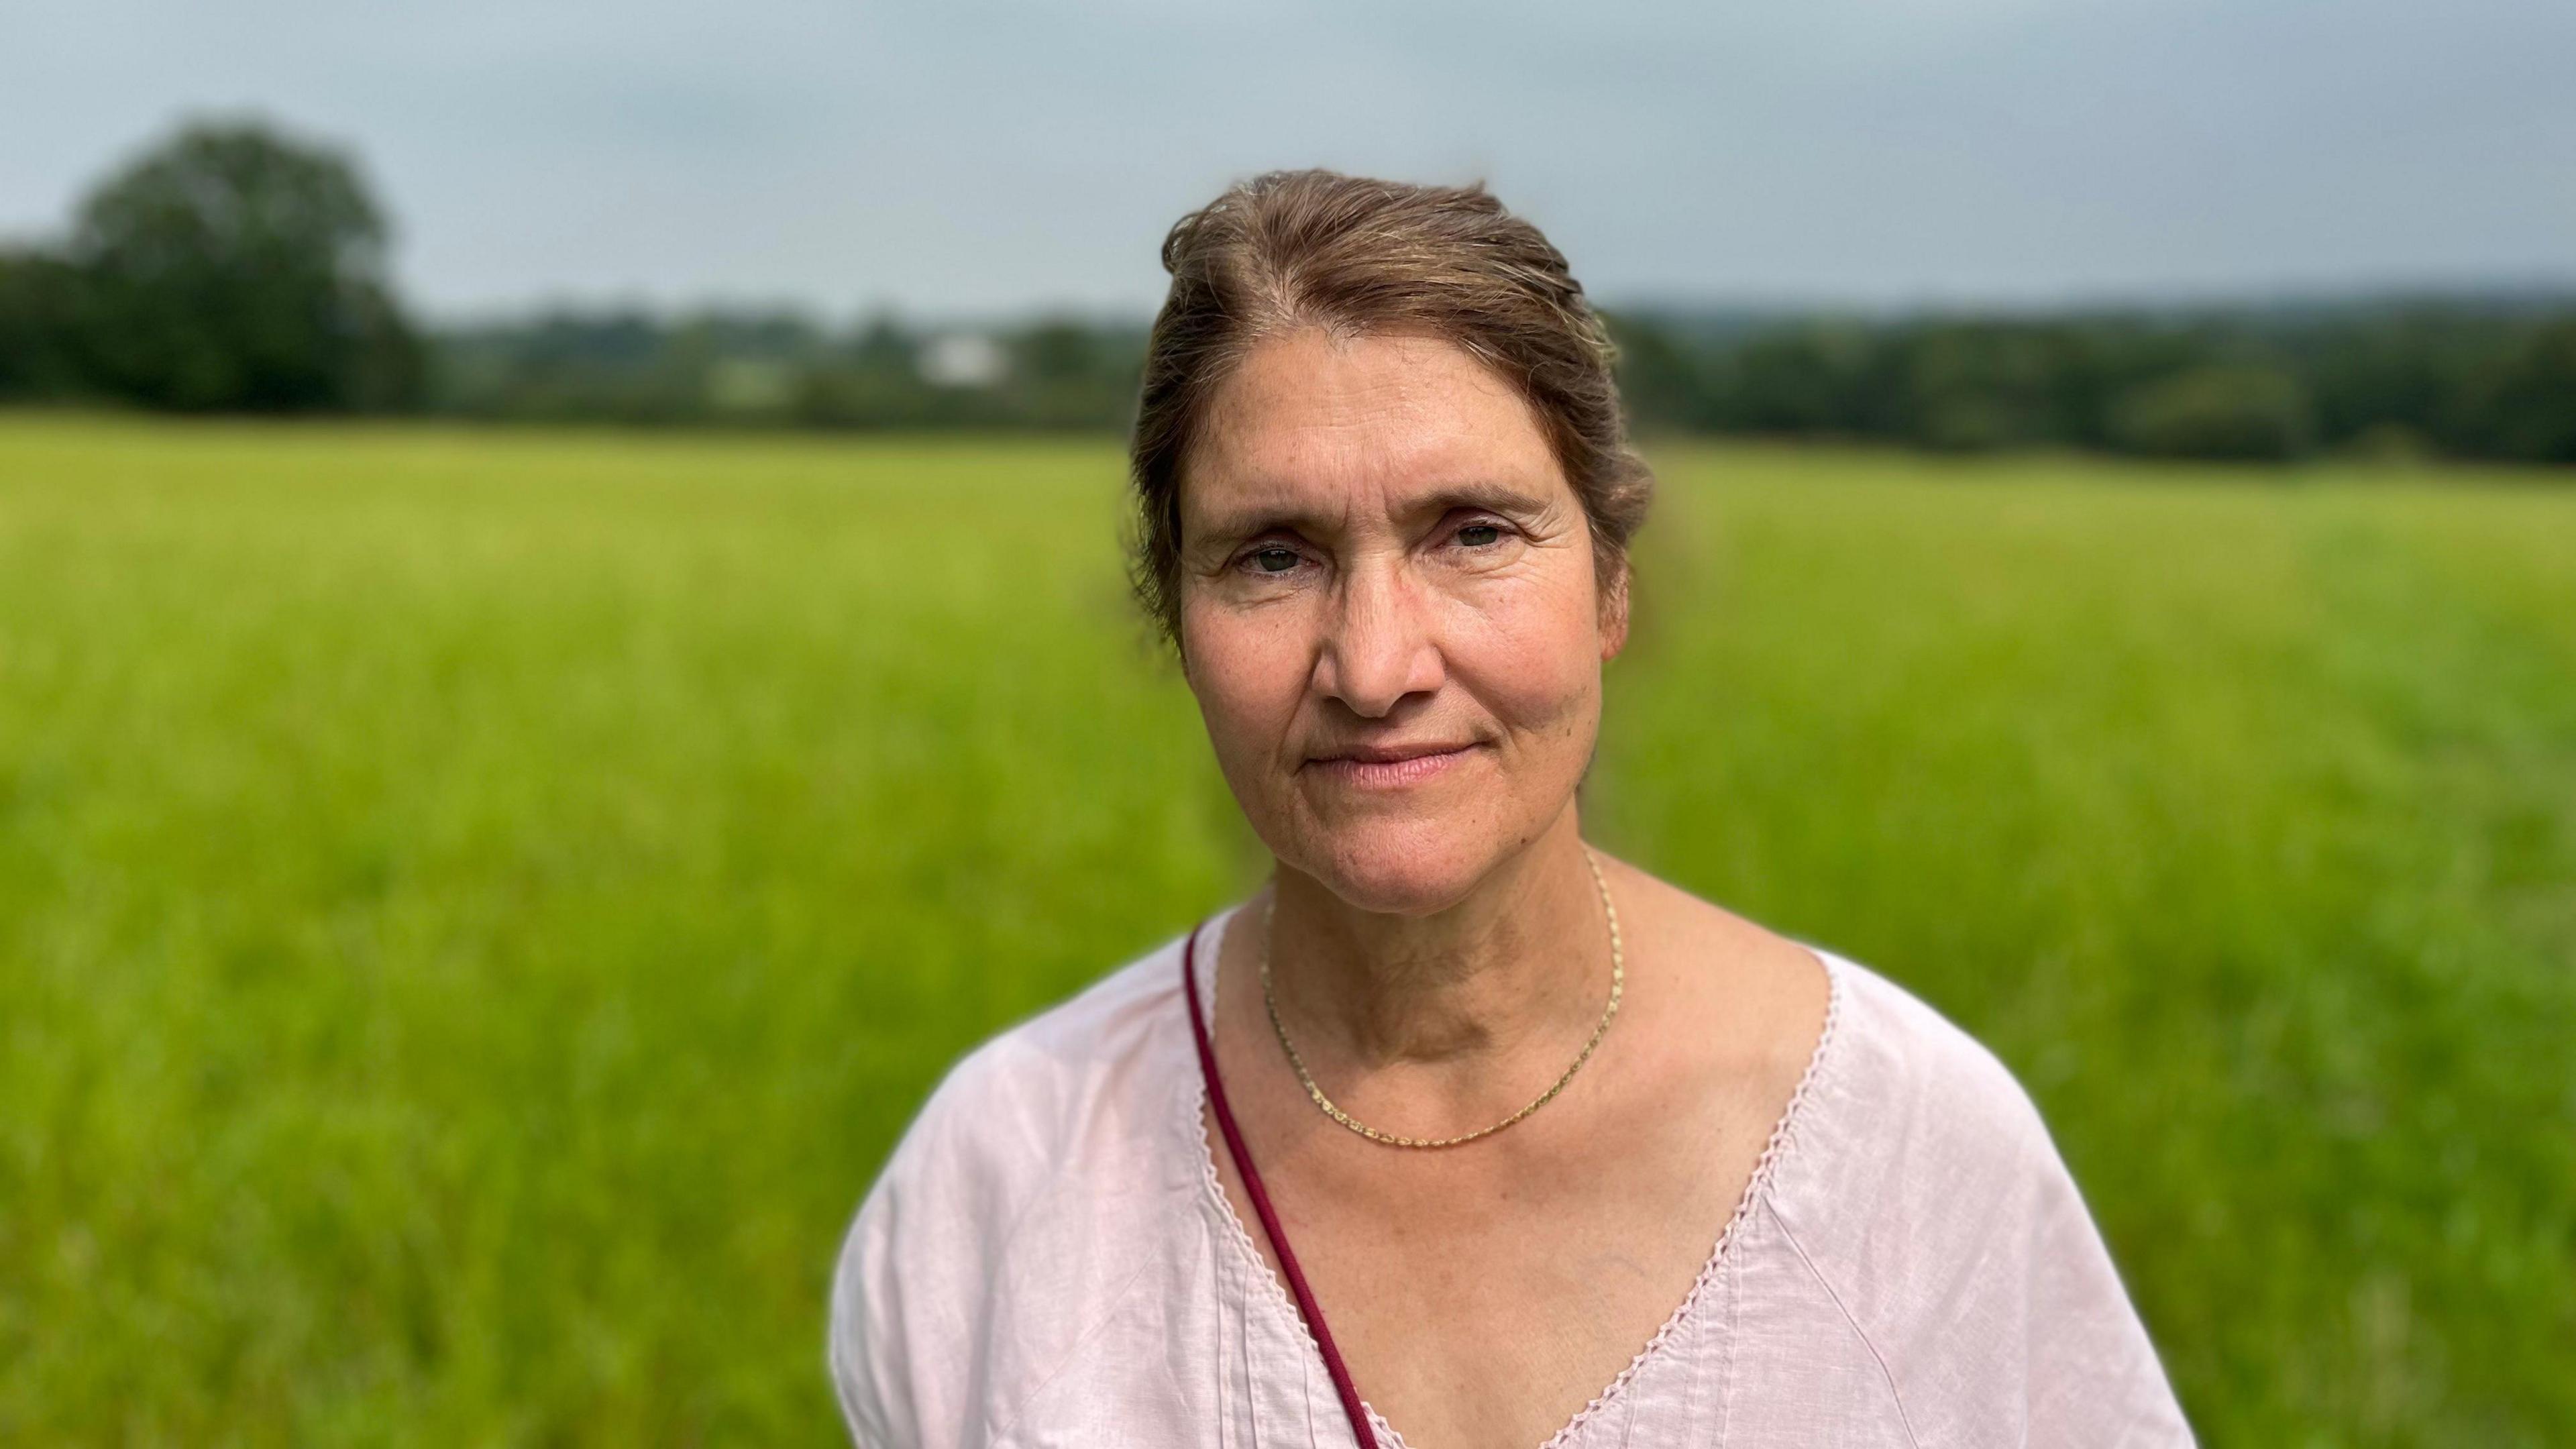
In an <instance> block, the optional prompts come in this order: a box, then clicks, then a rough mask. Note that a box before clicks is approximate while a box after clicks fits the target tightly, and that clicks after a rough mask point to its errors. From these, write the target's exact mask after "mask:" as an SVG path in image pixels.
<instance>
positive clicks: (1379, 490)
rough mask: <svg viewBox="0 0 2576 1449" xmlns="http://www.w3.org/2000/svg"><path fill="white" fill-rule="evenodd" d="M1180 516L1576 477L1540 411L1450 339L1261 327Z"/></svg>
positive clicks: (1214, 421) (1203, 450) (1225, 395)
mask: <svg viewBox="0 0 2576 1449" xmlns="http://www.w3.org/2000/svg"><path fill="white" fill-rule="evenodd" d="M1185 472H1186V474H1187V476H1188V479H1189V483H1188V486H1187V487H1185V488H1184V489H1183V490H1182V495H1183V496H1182V500H1181V503H1182V512H1183V513H1184V515H1185V516H1186V515H1191V514H1198V513H1203V512H1204V511H1205V510H1206V509H1208V508H1212V507H1213V508H1222V507H1224V505H1226V504H1228V503H1248V502H1253V501H1257V500H1261V499H1271V498H1277V499H1286V498H1296V499H1302V500H1307V501H1316V500H1317V498H1318V495H1319V494H1343V495H1348V494H1350V493H1352V492H1354V491H1365V492H1367V493H1370V494H1374V495H1384V496H1386V497H1388V498H1389V499H1390V500H1394V499H1400V498H1401V497H1402V496H1404V495H1406V494H1410V493H1416V492H1421V491H1427V490H1431V489H1435V488H1439V487H1441V486H1443V485H1450V484H1457V483H1466V482H1482V483H1508V484H1514V485H1518V486H1519V487H1521V488H1524V489H1528V490H1531V491H1533V492H1535V493H1538V494H1539V495H1540V496H1542V497H1544V496H1550V495H1552V494H1553V493H1554V492H1555V491H1558V490H1564V489H1566V484H1565V482H1564V476H1563V473H1562V472H1561V470H1560V469H1559V468H1558V467H1557V462H1556V456H1555V453H1554V450H1552V449H1551V448H1550V447H1549V446H1548V441H1547V435H1546V433H1545V432H1544V431H1542V429H1541V427H1540V424H1539V419H1538V415H1537V413H1536V411H1535V410H1534V409H1533V408H1532V407H1531V406H1530V404H1529V402H1528V400H1527V399H1526V398H1524V397H1522V396H1521V394H1520V392H1519V390H1518V389H1516V388H1514V387H1513V386H1512V385H1511V384H1510V383H1509V382H1508V381H1506V380H1505V379H1503V378H1502V377H1501V376H1499V375H1497V374H1496V373H1495V372H1494V371H1493V370H1492V369H1490V368H1488V367H1486V366H1485V365H1484V364H1483V363H1481V362H1479V361H1477V360H1476V358H1475V357H1474V356H1473V355H1472V354H1470V353H1468V352H1467V351H1466V350H1465V349H1464V348H1461V347H1459V346H1458V345H1457V344H1455V343H1453V342H1449V341H1446V340H1443V339H1439V338H1433V337H1424V336H1415V335H1406V334H1396V335H1389V334H1367V335H1362V336H1358V337H1344V338H1335V337H1332V336H1330V335H1328V334H1326V333H1325V332H1323V331H1322V330H1320V329H1313V328H1307V329H1300V330H1297V331H1294V332H1288V333H1284V334H1280V335H1278V336H1274V337H1269V338H1265V339H1263V340H1262V341H1261V342H1259V343H1256V344H1255V345H1254V346H1253V348H1252V350H1251V351H1250V352H1248V353H1247V354H1246V355H1245V356H1244V357H1243V359H1242V360H1241V361H1240V362H1239V363H1238V364H1237V365H1236V367H1235V369H1234V372H1233V373H1232V375H1231V376H1229V377H1228V378H1227V379H1226V381H1225V383H1224V384H1223V385H1222V386H1221V387H1220V388H1219V389H1218V390H1217V393H1216V396H1215V397H1214V398H1213V399H1211V401H1210V406H1209V409H1208V415H1207V418H1206V422H1205V426H1204V427H1203V428H1202V429H1201V431H1200V435H1199V441H1198V445H1197V446H1196V447H1195V448H1194V449H1193V450H1192V454H1191V460H1190V466H1189V467H1188V468H1187V469H1186V470H1185Z"/></svg>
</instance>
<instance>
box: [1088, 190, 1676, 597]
mask: <svg viewBox="0 0 2576 1449" xmlns="http://www.w3.org/2000/svg"><path fill="white" fill-rule="evenodd" d="M1163 269H1164V270H1165V271H1167V272H1170V273H1171V274H1172V290H1171V293H1170V295H1169V296H1168V297H1167V298H1166V299H1165V300H1164V302H1163V309H1162V311H1161V312H1159V313H1158V314H1156V316H1155V318H1154V330H1153V332H1152V334H1151V336H1150V338H1149V339H1148V341H1147V343H1146V350H1145V380H1144V389H1143V394H1142V396H1141V398H1140V399H1139V401H1138V405H1137V416H1136V431H1135V433H1134V436H1133V437H1132V439H1131V440H1130V443H1129V448H1128V460H1129V471H1130V475H1131V479H1132V481H1133V483H1134V485H1135V490H1136V518H1135V523H1136V531H1137V537H1136V538H1135V539H1134V540H1133V542H1132V544H1131V548H1132V552H1133V555H1134V558H1133V567H1132V570H1131V574H1130V578H1131V581H1132V583H1133V584H1134V586H1135V590H1136V597H1137V600H1138V601H1139V602H1140V603H1142V604H1143V605H1144V607H1145V611H1146V612H1147V613H1149V614H1151V615H1152V616H1153V617H1154V619H1155V622H1156V623H1157V624H1158V625H1159V626H1160V627H1161V629H1162V631H1163V636H1164V638H1165V639H1167V640H1168V641H1170V642H1171V644H1172V645H1173V647H1174V648H1178V647H1179V645H1180V566H1181V565H1180V552H1181V470H1182V467H1183V465H1184V464H1185V463H1186V462H1187V460H1188V457H1189V452H1190V448H1191V446H1192V444H1193V443H1194V442H1195V441H1196V438H1197V434H1198V432H1199V429H1200V427H1201V425H1202V423H1203V420H1204V418H1205V415H1206V413H1207V408H1208V403H1209V400H1210V399H1212V398H1213V397H1214V396H1215V395H1216V391H1217V389H1218V387H1219V386H1221V385H1222V384H1223V383H1224V381H1225V379H1226V377H1227V375H1228V374H1229V373H1230V372H1231V371H1232V369H1233V367H1234V365H1235V364H1236V363H1237V362H1238V361H1239V360H1241V358H1242V357H1243V355H1244V354H1245V353H1246V352H1248V351H1250V350H1251V347H1252V345H1253V344H1254V343H1255V342H1258V341H1259V340H1261V339H1262V338H1264V337H1268V336H1271V335H1274V334H1276V333H1280V332H1287V331H1292V330H1295V329H1297V328H1301V327H1320V328H1323V329H1325V330H1327V331H1328V332H1331V333H1332V334H1334V335H1336V336H1345V337H1347V336H1356V335H1360V334H1363V333H1370V332H1409V333H1428V334H1430V335H1432V336H1436V337H1439V338H1442V339H1443V340H1445V341H1448V342H1450V343H1452V344H1454V345H1456V346H1458V347H1460V348H1462V349H1464V350H1465V351H1467V352H1468V353H1470V354H1472V355H1473V356H1475V357H1476V358H1477V359H1478V360H1480V361H1482V362H1483V363H1484V364H1485V365H1486V366H1488V367H1491V368H1492V369H1494V371H1495V372H1497V373H1499V374H1500V375H1502V376H1503V377H1504V378H1506V379H1508V380H1509V381H1510V382H1511V383H1512V384H1513V385H1514V386H1515V387H1517V388H1518V389H1519V390H1520V393H1521V396H1522V397H1524V398H1526V399H1527V400H1528V401H1529V403H1530V406H1531V408H1532V409H1533V410H1534V411H1535V412H1536V413H1537V415H1538V419H1539V424H1540V426H1541V428H1542V429H1543V430H1544V431H1545V432H1546V434H1547V437H1548V442H1549V444H1550V446H1551V447H1552V448H1553V450H1554V451H1555V454H1556V460H1557V464H1558V466H1559V467H1561V468H1563V469H1564V471H1565V476H1566V479H1567V481H1568V482H1570V483H1571V484H1572V485H1573V487H1574V492H1575V496H1576V497H1577V498H1579V499H1581V500H1582V503H1583V512H1584V516H1585V518H1586V520H1587V521H1588V522H1589V523H1590V525H1591V529H1592V550H1593V567H1594V570H1595V574H1596V577H1598V578H1599V579H1600V580H1601V582H1602V586H1603V587H1604V588H1607V587H1608V586H1609V583H1610V581H1611V580H1612V579H1614V578H1616V577H1618V576H1619V574H1620V573H1621V572H1622V571H1623V570H1625V568H1626V567H1627V558H1628V540H1629V538H1630V537H1631V536H1632V535H1633V534H1635V532H1636V531H1637V528H1638V526H1639V525H1641V524H1643V523H1644V522H1645V518H1646V508H1647V505H1648V503H1649V502H1650V501H1651V499H1652V497H1653V494H1654V486H1655V485H1654V476H1653V474H1651V473H1650V472H1648V471H1647V468H1646V465H1645V463H1644V461H1643V460H1641V459H1640V458H1639V457H1638V456H1637V454H1636V452H1635V450H1633V449H1632V448H1630V447H1629V445H1628V437H1627V425H1626V420H1625V419H1624V417H1623V416H1622V414H1621V411H1620V406H1619V388H1618V383H1617V381H1616V379H1615V378H1614V377H1613V375H1612V371H1611V367H1612V363H1613V362H1614V360H1615V358H1616V353H1615V352H1614V350H1613V349H1612V347H1611V343H1610V335H1609V333H1608V331H1607V330H1605V329H1604V328H1603V326H1602V324H1601V319H1600V317H1599V316H1598V315H1597V314H1596V313H1594V311H1593V310H1592V306H1591V304H1590V303H1589V302H1588V301H1587V300H1586V299H1585V298H1584V295H1583V288H1582V285H1581V284H1580V283H1578V282H1576V281H1575V280H1574V277H1573V275H1572V273H1571V272H1569V271H1568V269H1567V267H1566V264H1565V256H1564V254H1563V253H1561V252H1559V251H1558V250H1557V249H1556V248H1555V247H1554V246H1553V245H1551V244H1549V242H1548V239H1547V238H1546V237H1545V236H1543V235H1541V234H1540V233H1539V229H1538V228H1537V227H1535V226H1532V225H1530V224H1529V223H1528V222H1526V221H1523V220H1522V219H1521V218H1519V217H1517V216H1514V215H1512V214H1511V213H1510V212H1508V211H1505V210H1504V209H1503V204H1502V203H1501V202H1499V201H1497V200H1495V199H1494V198H1493V197H1492V196H1491V195H1490V194H1488V193H1487V192H1486V190H1485V188H1484V185H1483V183H1482V182H1478V183H1475V184H1473V185H1468V186H1414V185H1408V184H1406V183H1403V182H1396V181H1378V180H1373V179H1370V178H1368V177H1361V176H1345V175H1342V174H1340V173H1338V172H1333V171H1322V170H1310V171H1272V172H1268V173H1266V174H1264V175H1261V176H1257V177H1255V178H1253V179H1252V180H1250V181H1245V182H1239V183H1237V184H1235V185H1234V186H1232V187H1229V188H1228V189H1227V190H1226V192H1225V194H1224V195H1222V196H1219V197H1218V198H1217V199H1216V200H1214V201H1212V202H1210V203H1209V204H1208V205H1206V206H1204V207H1202V208H1200V209H1199V210H1197V211H1194V212H1191V213H1190V214H1189V215H1187V216H1184V217H1182V218H1181V219H1180V221H1179V222H1178V223H1176V224H1175V225H1174V226H1173V227H1172V230H1171V233H1170V235H1168V236H1166V237H1165V238H1164V239H1163Z"/></svg>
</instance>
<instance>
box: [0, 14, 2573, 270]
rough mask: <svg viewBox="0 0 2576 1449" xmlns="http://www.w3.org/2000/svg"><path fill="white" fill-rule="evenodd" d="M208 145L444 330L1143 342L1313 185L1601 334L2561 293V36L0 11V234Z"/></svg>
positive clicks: (1472, 19)
mask: <svg viewBox="0 0 2576 1449" xmlns="http://www.w3.org/2000/svg"><path fill="white" fill-rule="evenodd" d="M242 108H255V109H257V110H259V111H261V112H263V113H266V114H267V115H269V116H271V117H273V118H275V119H278V120H280V121H283V122H286V123H288V124H291V125H293V126H295V127H297V128H299V129H302V130H304V131H306V132H308V133H311V134H315V135H320V136H326V137H330V138H334V139H337V140H340V141H343V142H346V143H347V144H349V145H350V146H352V147H353V148H354V149H355V150H356V151H357V152H358V154H359V155H361V156H362V157H363V158H364V160H365V163H366V165H367V167H368V170H369V172H370V174H371V176H372V178H373V179H374V181H375V183H376V185H377V186H378V188H379V190H380V192H381V194H382V195H383V197H384V199H385V200H386V202H387V203H388V205H389V207H390V209H391V210H392V211H393V213H394V215H395V216H396V218H397V219H398V221H399V224H400V227H401V248H400V252H399V254H398V266H399V268H400V272H401V277H402V280H403V283H404V286H405V288H406V290H407V291H408V292H409V294H410V295H411V296H413V297H414V298H415V299H416V300H418V301H420V302H422V303H425V304H426V305H428V306H429V307H431V308H432V309H434V310H436V311H439V312H442V313H446V314H450V315H455V314H459V313H473V312H483V311H488V310H493V309H499V308H507V307H515V306H519V305H523V304H525V303H528V302H531V301H536V300H540V299H583V300H593V301H596V300H605V299H616V298H639V299H648V300H653V301H657V302H666V303H672V302H676V303H687V302H698V301H707V300H724V301H732V302H765V301H789V302H796V303H801V304H806V305H811V306H819V307H823V308H827V309H830V310H831V311H832V312H834V313H846V312H848V311H851V310H854V309H857V308H861V307H867V306H873V305H879V304H892V305H897V306H900V307H903V308H905V309H906V310H908V311H912V312H915V313H926V314H958V313H992V312H1002V311H1007V310H1015V309H1021V308H1027V307H1032V306H1069V307H1077V308H1086V309H1144V308H1149V307H1150V306H1151V305H1152V304H1153V303H1154V301H1155V300H1156V299H1157V298H1158V297H1159V296H1160V293H1161V281H1162V275H1161V272H1160V270H1159V269H1158V267H1157V266H1156V264H1155V260H1154V255H1155V247H1156V245H1157V243H1158V242H1159V241H1160V239H1161V236H1162V234H1163V231H1164V229H1165V228H1166V227H1168V226H1169V225H1170V223H1171V222H1172V220H1173V219H1174V218H1175V217H1176V216H1178V215H1179V214H1180V213H1181V212H1183V211H1185V210H1187V209H1188V208H1189V207H1191V206H1193V205H1196V204H1198V203H1199V202H1201V201H1204V200H1205V199H1207V198H1208V197H1209V196H1210V195H1212V194H1214V192H1215V191H1216V190H1217V189H1218V188H1219V187H1221V186H1222V185H1223V184H1224V183H1225V182H1226V181H1227V180H1229V179H1231V178H1233V177H1236V176H1239V175H1244V174H1248V173H1251V172H1254V171H1258V170H1262V169H1266V168H1269V167H1273V166H1287V165H1311V164H1323V165H1331V166H1338V167H1341V168H1344V169H1348V170H1360V171H1369V172H1375V173H1379V174H1385V175H1393V176H1400V177H1405V178H1409V179H1419V180H1441V181H1463V180H1469V179H1474V178H1478V177H1482V178H1484V179H1485V180H1486V181H1487V182H1488V183H1489V184H1490V185H1491V186H1492V187H1493V189H1494V190H1495V191H1496V192H1497V193H1498V194H1499V195H1500V196H1501V197H1502V198H1503V200H1504V201H1505V202H1506V203H1508V204H1510V205H1511V206H1513V207H1514V208H1515V209H1518V210H1520V211H1522V212H1524V213H1525V214H1527V215H1529V216H1531V217H1532V218H1533V219H1535V220H1536V221H1538V222H1539V224H1540V225H1542V226H1544V227H1545V228H1546V229H1547V230H1548V233H1549V234H1550V236H1552V237H1553V238H1554V239H1555V240H1556V241H1557V243H1558V244H1559V245H1560V246H1561V247H1563V248H1564V250H1565V251H1566V253H1567V254H1568V255H1569V256H1570V257H1571V258H1572V259H1573V261H1574V265H1575V270H1576V273H1577V275H1578V276H1580V277H1581V278H1582V279H1583V280H1584V281H1585V283H1586V285H1587V286H1589V287H1590V288H1591V289H1592V290H1593V291H1594V292H1595V293H1596V294H1598V295H1602V296H1604V297H1607V298H1610V299H1612V300H1642V299H1648V298H1653V299H1672V300H1694V299H1696V300H1710V301H1757V302H1758V301H1792V302H1800V301H1817V300H1829V301H1846V302H1857V303H1891V302H1926V301H1929V302H1947V303H1975V302H1997V301H2001V302H2046V301H2051V300H2056V299H2063V298H2069V297H2083V298H2101V297H2114V296H2116V297H2134V296H2155V295H2171V294H2175V293H2184V294H2191V295H2208V294H2225V295H2246V294H2265V293H2273V292H2279V291H2282V290H2293V291H2301V292H2311V291H2330V290H2338V289H2347V288H2354V287H2370V286H2378V285H2388V284H2408V285H2417V284H2430V285H2475V284H2484V283H2506V284H2513V283H2534V282H2561V283H2563V282H2566V281H2568V280H2570V279H2576V0H2441V3H2427V0H2232V3H2212V0H1876V3H1870V0H1773V3H1769V4H1764V5H1758V6H1755V5H1744V4H1734V3H1726V0H1696V3H1670V4H1663V3H1659V4H1651V5H1615V4H1608V3H1601V0H1586V3H1579V4H1574V3H1565V0H1548V3H1536V0H1461V3H1448V0H1434V3H1408V0H1351V3H1339V4H1322V5H1310V6H1298V7H1286V6H1280V7H1254V6H1240V5H1230V4H1213V3H1210V4H1182V3H1171V0H1081V3H1072V0H1066V3H999V0H940V3H935V4H903V5H892V4H876V3H854V0H698V3H689V4H681V3H671V0H616V3H608V0H512V3H507V4H503V3H489V0H442V3H439V4H434V5H433V4H428V3H412V4H407V5H397V4H391V3H382V0H0V232H6V233H10V234H16V235H21V236H24V235H29V234H40V233H42V232H44V231H47V230H50V229H52V228H54V227H56V226H58V225H59V224H60V222H61V220H62V218H64V217H65V216H66V215H67V214H68V212H69V210H70V208H71V206H72V204H73V202H74V200H75V199H76V197H77V196H78V195H79V193H80V191H81V190H82V188H83V187H84V186H86V185H87V184H88V183H89V182H90V181H91V180H92V179H93V178H95V177H96V176H97V175H98V174H100V172H101V171H102V170H104V169H105V168H106V167H108V166H110V165H112V164H113V163H115V162H116V161H117V160H118V159H120V158H121V157H123V156H124V155H126V154H128V153H130V152H131V151H132V150H133V149H134V148H135V147H137V146H138V145H140V144H142V143H143V142H145V141H147V140H149V139H150V138H152V137H153V136H154V135H156V134H157V133H160V132H162V131H163V130H164V129H165V128H167V127H168V126H170V125H171V124H172V123H173V122H174V121H175V120H176V119H177V118H178V117H179V116H181V115H183V114H188V113H192V112H200V111H210V110H229V111H237V110H240V109H242Z"/></svg>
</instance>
